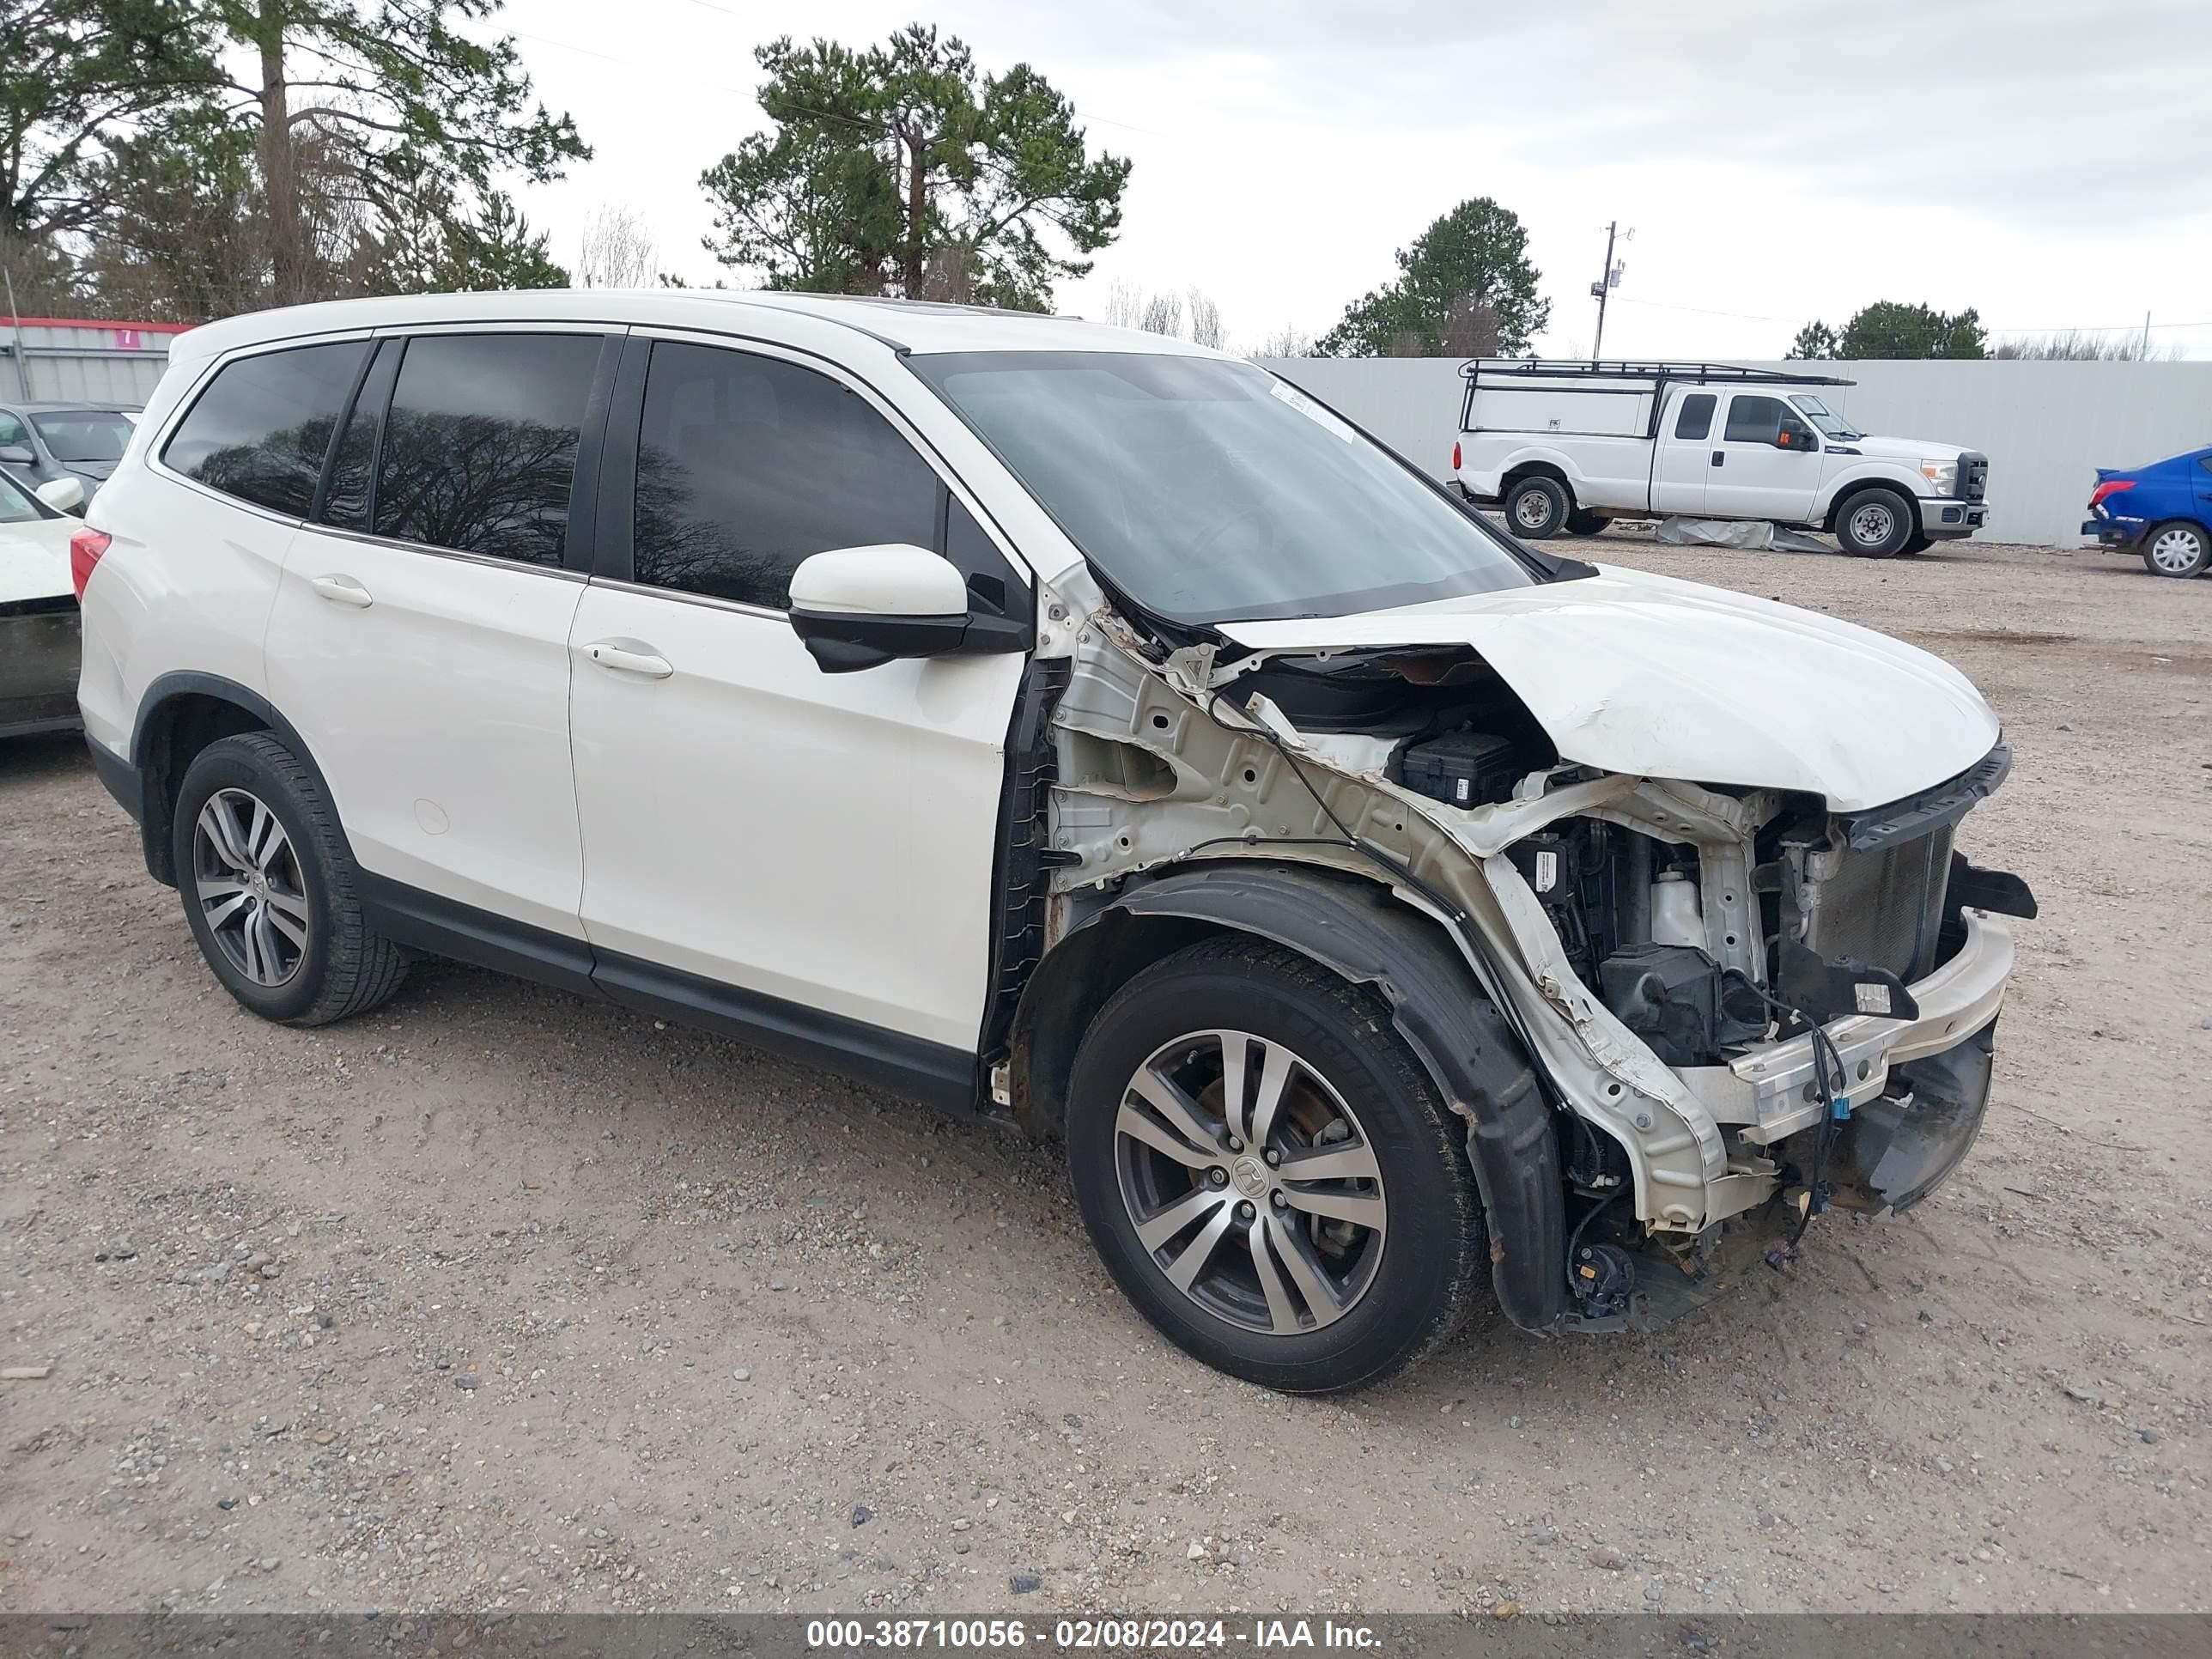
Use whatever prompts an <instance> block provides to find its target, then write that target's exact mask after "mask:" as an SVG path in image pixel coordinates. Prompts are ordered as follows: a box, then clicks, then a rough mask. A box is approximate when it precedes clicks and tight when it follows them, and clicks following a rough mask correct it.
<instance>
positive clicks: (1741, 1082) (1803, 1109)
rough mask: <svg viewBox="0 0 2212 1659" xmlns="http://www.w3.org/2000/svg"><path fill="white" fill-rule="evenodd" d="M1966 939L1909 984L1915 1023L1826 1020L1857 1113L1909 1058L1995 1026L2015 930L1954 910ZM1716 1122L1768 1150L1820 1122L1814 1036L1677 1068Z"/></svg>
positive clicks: (1920, 1056) (1985, 917)
mask: <svg viewBox="0 0 2212 1659" xmlns="http://www.w3.org/2000/svg"><path fill="white" fill-rule="evenodd" d="M1961 920H1962V921H1963V923H1964V927H1965V932H1966V940H1965V943H1964V944H1963V945H1960V949H1959V951H1958V952H1957V954H1956V955H1954V956H1953V957H1951V958H1950V960H1949V961H1948V962H1946V963H1943V964H1942V966H1941V967H1939V968H1937V969H1936V970H1935V972H1933V973H1931V974H1929V975H1927V976H1926V977H1925V978H1923V979H1921V980H1918V981H1915V983H1914V984H1913V985H1912V987H1911V991H1912V995H1913V999H1914V1000H1915V1001H1916V1002H1917V1003H1918V1005H1919V1009H1920V1012H1919V1018H1917V1019H1910V1020H1899V1019H1881V1018H1875V1016H1873V1015H1870V1014H1860V1015H1855V1016H1851V1017H1850V1018H1844V1019H1838V1020H1834V1021H1832V1022H1831V1023H1830V1024H1829V1025H1828V1027H1827V1032H1828V1036H1829V1039H1830V1041H1832V1042H1833V1043H1834V1044H1835V1045H1836V1052H1837V1054H1838V1055H1839V1056H1840V1057H1841V1059H1842V1060H1843V1063H1844V1077H1845V1079H1846V1081H1847V1083H1848V1085H1849V1086H1848V1089H1847V1090H1846V1092H1845V1094H1844V1099H1845V1100H1846V1101H1847V1102H1848V1103H1849V1104H1850V1108H1851V1109H1852V1110H1853V1111H1854V1112H1857V1110H1858V1109H1860V1108H1862V1107H1863V1106H1866V1105H1868V1104H1869V1103H1872V1102H1873V1101H1875V1100H1876V1099H1878V1098H1879V1097H1881V1096H1882V1095H1883V1094H1885V1093H1887V1092H1889V1091H1890V1085H1891V1074H1892V1073H1893V1070H1895V1069H1896V1068H1899V1067H1902V1066H1905V1064H1906V1063H1907V1062H1908V1061H1912V1060H1922V1059H1924V1058H1926V1057H1927V1056H1929V1055H1931V1054H1942V1053H1943V1052H1944V1051H1946V1050H1947V1049H1949V1048H1954V1047H1956V1046H1957V1045H1958V1044H1960V1043H1961V1042H1965V1041H1966V1039H1967V1038H1968V1037H1971V1036H1973V1035H1974V1034H1975V1033H1976V1032H1978V1031H1980V1030H1984V1028H1985V1027H1987V1026H1988V1025H1990V1024H1991V1023H1992V1022H1994V1021H1995V1020H1996V1017H1997V1013H1998V1011H1999V1010H2000V1009H2001V1008H2002V1007H2003V1006H2004V994H2005V985H2006V982H2007V981H2008V980H2009V979H2010V978H2011V977H2012V968H2013V939H2012V928H2011V927H2010V926H2009V925H2008V923H2007V922H2006V921H2005V919H2004V918H2003V917H2002V916H1998V915H1990V914H1987V913H1984V912H1982V911H1978V910H1967V911H1964V912H1962V913H1961ZM1676 1075H1677V1076H1679V1077H1680V1078H1681V1079H1682V1080H1683V1081H1684V1082H1685V1083H1686V1084H1687V1085H1689V1086H1690V1088H1691V1090H1692V1091H1693V1092H1694V1093H1695V1094H1696V1095H1697V1096H1698V1097H1699V1100H1700V1101H1701V1102H1703V1103H1704V1104H1705V1109H1707V1110H1708V1111H1710V1112H1711V1114H1712V1115H1713V1119H1714V1121H1716V1122H1717V1123H1721V1124H1723V1125H1727V1126H1729V1127H1731V1128H1734V1129H1736V1130H1737V1132H1738V1133H1739V1135H1740V1138H1741V1139H1742V1140H1743V1141H1744V1142H1745V1143H1746V1144H1747V1145H1749V1146H1773V1145H1774V1144H1775V1143H1776V1142H1778V1141H1781V1140H1786V1139H1789V1138H1790V1136H1791V1135H1794V1134H1796V1133H1799V1132H1800V1131H1801V1130H1804V1129H1808V1128H1810V1127H1812V1126H1813V1125H1814V1124H1815V1123H1817V1122H1819V1121H1820V1114H1821V1112H1822V1111H1823V1110H1824V1109H1825V1108H1824V1107H1823V1106H1822V1104H1821V1101H1820V1088H1819V1085H1818V1083H1817V1081H1816V1075H1815V1073H1814V1060H1813V1040H1812V1038H1811V1037H1810V1036H1798V1037H1792V1038H1790V1040H1788V1041H1787V1042H1775V1043H1769V1044H1767V1045H1766V1046H1765V1047H1763V1048H1754V1049H1753V1050H1751V1051H1750V1052H1749V1053H1747V1054H1743V1055H1741V1056H1740V1057H1739V1058H1738V1059H1736V1060H1735V1061H1734V1062H1733V1063H1731V1064H1729V1065H1727V1066H1684V1067H1681V1068H1679V1069H1678V1071H1677V1073H1676Z"/></svg>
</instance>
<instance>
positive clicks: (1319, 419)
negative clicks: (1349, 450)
mask: <svg viewBox="0 0 2212 1659" xmlns="http://www.w3.org/2000/svg"><path fill="white" fill-rule="evenodd" d="M1267 392H1268V394H1269V395H1270V396H1271V397H1274V398H1279V399H1281V400H1282V401H1283V402H1284V403H1286V404H1289V405H1290V406H1291V408H1292V409H1295V410H1297V411H1298V413H1299V414H1301V415H1303V416H1305V417H1306V419H1308V420H1310V421H1311V422H1313V423H1314V424H1315V425H1316V426H1317V427H1319V428H1321V429H1322V431H1324V432H1328V433H1332V434H1334V435H1335V436H1337V437H1339V438H1341V439H1343V440H1344V441H1345V442H1346V443H1348V444H1349V443H1357V442H1358V441H1359V435H1358V433H1357V432H1354V431H1353V430H1352V428H1350V427H1348V426H1346V424H1345V423H1344V422H1342V421H1340V420H1338V419H1337V418H1336V416H1334V415H1332V414H1330V413H1329V412H1328V410H1325V409H1323V408H1322V406H1321V405H1320V404H1317V403H1316V402H1315V401H1314V400H1313V399H1312V398H1309V397H1307V396H1306V394H1305V393H1304V392H1301V391H1299V390H1298V389H1297V387H1296V386H1292V385H1291V384H1290V383H1289V382H1287V381H1285V380H1278V381H1276V382H1275V383H1274V384H1273V386H1269V387H1268V388H1267Z"/></svg>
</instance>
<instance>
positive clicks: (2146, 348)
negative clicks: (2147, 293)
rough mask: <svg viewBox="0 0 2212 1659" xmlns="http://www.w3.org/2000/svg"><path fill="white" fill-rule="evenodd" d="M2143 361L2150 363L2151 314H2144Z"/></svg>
mask: <svg viewBox="0 0 2212 1659" xmlns="http://www.w3.org/2000/svg"><path fill="white" fill-rule="evenodd" d="M2142 355H2143V361H2144V362H2149V361H2150V313H2148V311H2146V312H2145V313H2143V349H2142Z"/></svg>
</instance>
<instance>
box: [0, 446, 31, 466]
mask: <svg viewBox="0 0 2212 1659" xmlns="http://www.w3.org/2000/svg"><path fill="white" fill-rule="evenodd" d="M0 464H4V465H9V466H36V465H38V464H39V458H38V457H37V456H35V455H33V453H31V447H30V445H28V444H0Z"/></svg>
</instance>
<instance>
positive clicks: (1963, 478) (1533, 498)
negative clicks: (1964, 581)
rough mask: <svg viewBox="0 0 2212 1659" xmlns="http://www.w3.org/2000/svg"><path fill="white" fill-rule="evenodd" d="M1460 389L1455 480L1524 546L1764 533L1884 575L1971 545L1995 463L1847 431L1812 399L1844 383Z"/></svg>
mask: <svg viewBox="0 0 2212 1659" xmlns="http://www.w3.org/2000/svg"><path fill="white" fill-rule="evenodd" d="M1460 373H1461V374H1462V376H1463V377H1464V378H1465V380H1466V382H1467V392H1466V395H1465V397H1464V398H1462V402H1461V404H1460V422H1459V424H1460V435H1459V439H1458V441H1456V442H1455V443H1454V445H1453V446H1452V470H1453V471H1454V472H1455V474H1456V475H1457V477H1458V483H1459V487H1460V489H1461V491H1462V493H1463V494H1464V495H1467V496H1468V497H1469V498H1470V499H1471V500H1474V501H1480V502H1483V503H1486V504H1492V505H1495V504H1499V503H1502V504H1503V505H1504V510H1505V519H1506V523H1507V524H1508V526H1510V528H1511V529H1512V531H1513V532H1514V533H1515V534H1516V535H1518V536H1522V537H1524V538H1540V537H1545V536H1556V535H1558V534H1559V532H1561V531H1562V530H1564V531H1566V532H1569V533H1571V534H1573V535H1581V536H1592V535H1595V534H1596V533H1597V532H1599V531H1601V530H1602V529H1604V528H1605V526H1606V524H1607V521H1609V520H1613V519H1618V518H1674V517H1681V518H1692V519H1749V520H1767V521H1769V522H1771V523H1773V524H1778V525H1793V526H1805V527H1808V528H1810V529H1814V530H1825V531H1828V532H1832V534H1833V535H1834V536H1835V538H1836V539H1837V541H1838V543H1840V544H1842V546H1843V549H1844V551H1845V552H1846V553H1855V554H1857V555H1859V556H1861V557H1863V558H1869V559H1886V558H1888V557H1890V556H1892V555H1893V554H1898V553H1917V552H1919V551H1920V550H1923V548H1925V547H1927V546H1928V544H1929V543H1930V542H1934V541H1939V540H1948V539H1955V538H1959V537H1962V536H1971V535H1972V534H1973V533H1974V532H1975V531H1977V530H1978V529H1979V528H1980V527H1981V526H1982V523H1983V520H1984V517H1985V515H1986V513H1987V511H1988V509H1987V507H1986V506H1985V505H1984V501H1983V496H1984V492H1985V491H1986V489H1987V488H1988V485H1989V471H1990V462H1989V457H1988V456H1986V455H1983V454H1980V453H1977V452H1975V451H1973V450H1969V449H1961V448H1960V447H1959V446H1958V445H1956V444H1941V443H1929V442H1925V441H1922V440H1920V439H1917V438H1876V437H1869V435H1867V434H1865V433H1863V432H1860V431H1857V430H1856V429H1855V428H1853V427H1852V426H1851V425H1850V422H1847V421H1845V420H1844V419H1843V418H1842V417H1841V416H1838V414H1836V413H1835V412H1834V411H1832V410H1830V409H1829V407H1828V405H1827V404H1825V403H1824V402H1822V401H1821V399H1820V396H1819V395H1818V393H1817V392H1815V391H1814V389H1813V388H1814V387H1818V386H1850V385H1851V384H1853V383H1852V382H1851V381H1850V380H1836V379H1833V378H1832V377H1829V376H1825V375H1815V374H1788V373H1785V372H1784V371H1781V370H1778V369H1762V368H1731V367H1729V366H1727V365H1723V364H1717V363H1629V362H1620V363H1614V362H1589V363H1583V362H1571V363H1563V362H1487V361H1483V360H1480V359H1478V360H1477V361H1475V362H1470V363H1468V364H1467V365H1466V366H1465V367H1464V368H1462V370H1461V371H1460Z"/></svg>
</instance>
